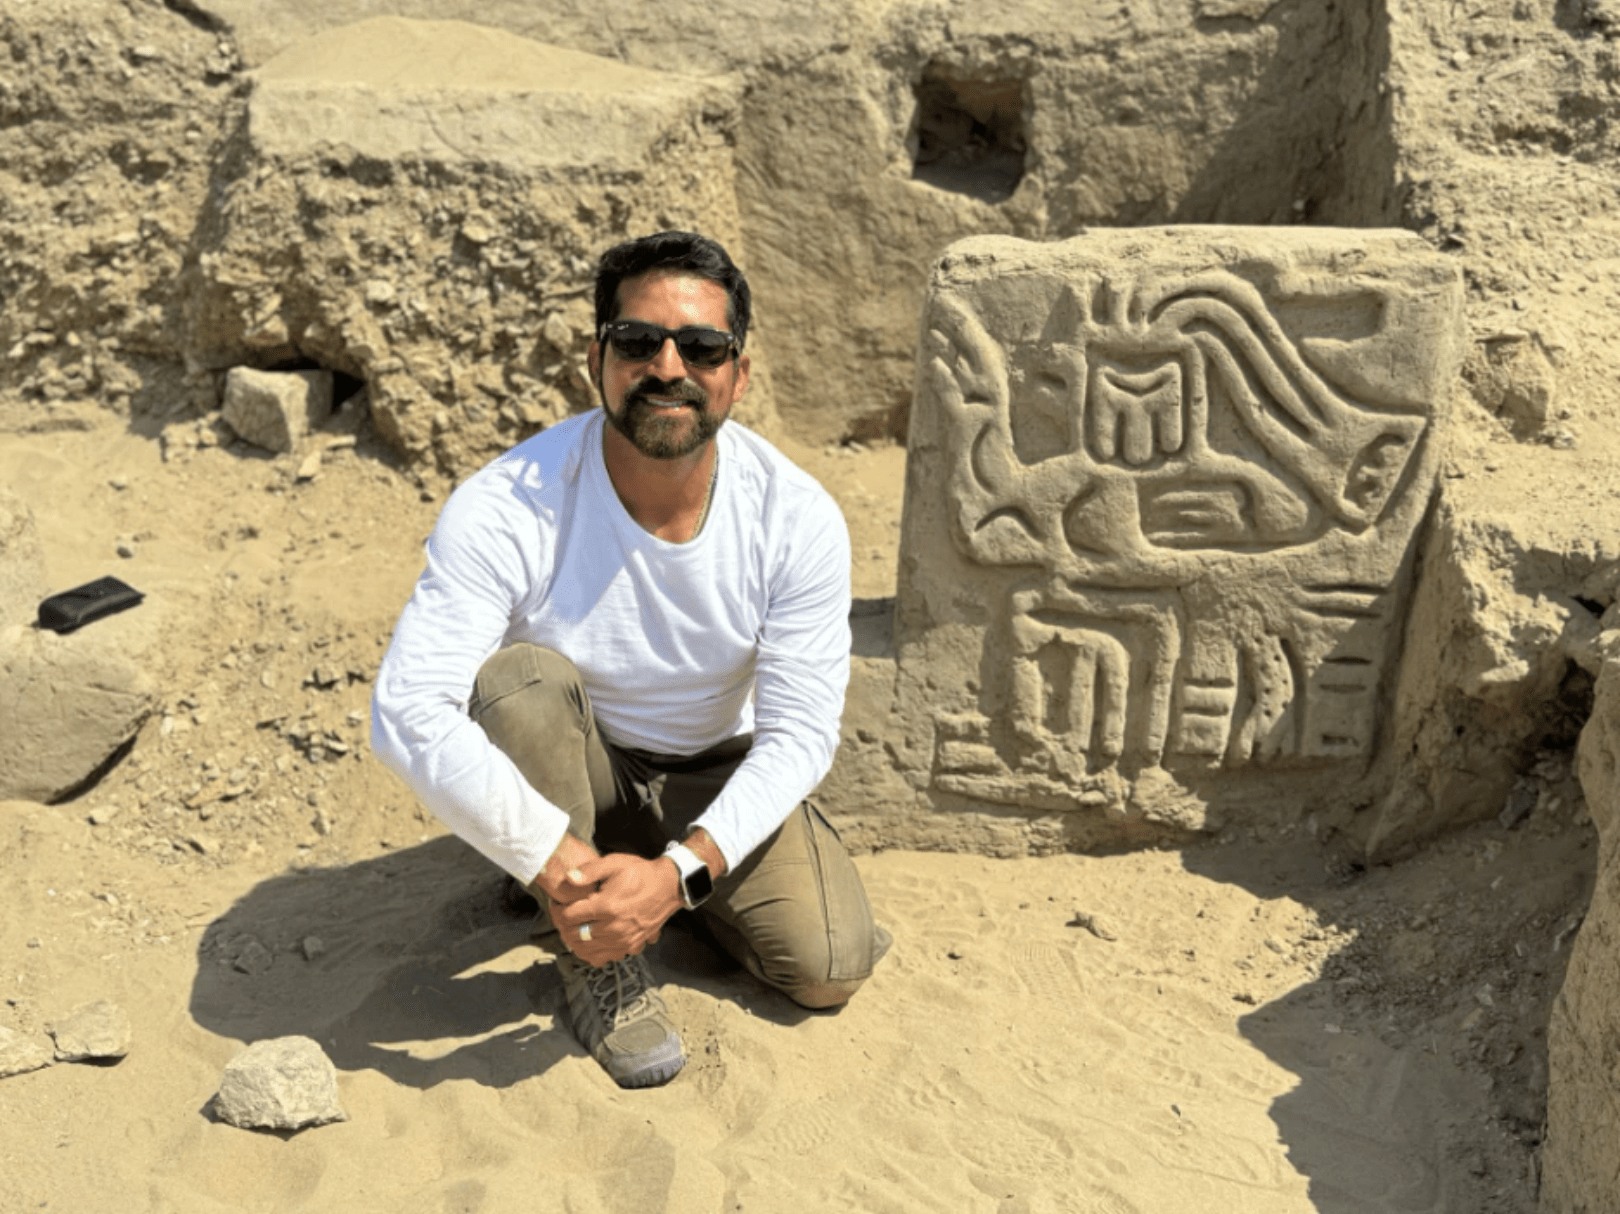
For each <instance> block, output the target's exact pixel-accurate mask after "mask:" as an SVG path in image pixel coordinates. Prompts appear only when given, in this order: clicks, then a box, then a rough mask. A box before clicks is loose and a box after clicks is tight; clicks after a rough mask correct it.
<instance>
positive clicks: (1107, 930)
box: [1065, 910, 1119, 940]
mask: <svg viewBox="0 0 1620 1214" xmlns="http://www.w3.org/2000/svg"><path fill="white" fill-rule="evenodd" d="M1065 926H1067V927H1083V928H1085V929H1086V930H1087V931H1088V932H1090V933H1091V934H1092V935H1093V936H1095V937H1097V939H1099V940H1118V939H1119V933H1118V932H1117V931H1115V930H1114V927H1113V924H1111V923H1110V922H1109V921H1108V920H1107V919H1104V918H1102V917H1101V916H1099V915H1094V914H1092V913H1091V912H1090V911H1083V910H1077V911H1075V912H1074V918H1072V919H1070V920H1069V922H1068V923H1067V924H1066V925H1065Z"/></svg>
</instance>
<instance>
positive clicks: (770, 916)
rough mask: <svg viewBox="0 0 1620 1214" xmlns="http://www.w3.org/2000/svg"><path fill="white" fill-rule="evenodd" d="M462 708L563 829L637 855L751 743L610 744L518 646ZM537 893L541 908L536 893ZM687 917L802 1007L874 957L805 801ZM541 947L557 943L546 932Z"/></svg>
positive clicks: (581, 696)
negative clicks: (655, 747) (681, 749)
mask: <svg viewBox="0 0 1620 1214" xmlns="http://www.w3.org/2000/svg"><path fill="white" fill-rule="evenodd" d="M468 712H469V715H470V716H471V717H472V719H473V720H474V721H476V722H477V723H478V724H479V725H480V726H482V727H483V730H484V732H485V733H486V734H488V735H489V737H490V740H491V741H493V742H494V743H495V745H496V746H498V747H500V748H501V750H502V751H504V752H505V753H506V754H507V756H508V757H510V758H511V760H512V761H513V763H515V764H516V765H517V769H518V770H519V771H520V772H522V773H523V777H524V778H525V779H526V780H528V781H529V783H530V784H531V785H533V787H534V788H535V789H536V790H537V791H538V792H539V793H540V794H541V795H542V796H544V797H545V798H546V799H547V800H549V801H551V802H552V804H554V805H557V806H559V807H560V808H561V809H562V810H563V811H564V812H565V813H567V814H568V819H569V822H570V823H571V829H572V831H573V833H574V834H575V835H576V836H578V837H579V838H580V839H584V840H587V841H589V842H592V843H594V844H595V846H596V847H597V849H598V850H599V851H604V852H607V851H618V852H633V853H635V854H637V855H640V856H643V857H645V858H647V859H652V858H653V857H656V856H659V855H661V854H662V853H663V851H664V847H665V846H666V845H667V844H668V843H669V842H670V841H671V840H675V839H684V838H685V837H686V834H687V831H688V830H689V829H690V827H691V825H692V823H693V822H694V821H696V819H697V817H698V815H699V814H701V813H702V812H703V811H704V810H705V809H706V808H707V807H708V805H709V802H711V801H712V800H714V798H715V796H716V795H717V794H718V793H719V792H720V789H721V788H722V787H724V785H725V783H726V781H727V780H728V779H729V778H730V776H731V773H732V772H733V771H735V770H736V769H737V767H738V765H739V764H740V763H741V762H742V761H743V758H744V757H745V756H746V755H747V753H748V748H749V746H750V745H751V744H752V737H751V736H749V735H744V736H742V737H738V738H733V739H731V740H730V741H727V742H723V743H721V744H720V745H718V746H715V747H712V748H711V749H709V750H706V751H704V752H702V753H701V754H697V755H690V756H678V757H677V756H669V755H662V756H661V755H655V754H650V753H648V752H646V751H641V750H633V749H630V748H627V747H622V746H617V745H615V744H614V743H613V742H611V741H609V740H608V739H607V738H605V737H604V736H603V735H602V731H601V730H600V729H599V728H598V727H597V724H596V718H595V716H594V714H593V713H592V710H591V704H590V699H589V697H588V696H587V695H586V693H585V688H584V686H583V684H582V683H581V680H580V676H579V671H578V670H577V669H575V667H574V664H573V663H572V662H570V661H569V660H568V659H567V658H565V657H563V656H562V655H561V654H559V653H556V652H554V651H553V650H550V649H546V648H543V647H541V646H538V645H530V644H517V645H512V646H509V647H508V648H506V649H503V650H501V651H500V652H499V653H497V654H495V656H493V657H492V658H490V659H489V661H487V662H485V663H484V665H483V668H482V669H480V670H479V672H478V678H477V680H476V681H475V682H474V684H473V693H472V698H471V701H470V703H469V705H468ZM540 900H541V905H542V907H544V905H545V898H544V895H541V896H540ZM698 913H699V914H701V915H703V917H704V918H705V919H706V920H707V921H708V924H709V926H710V927H711V928H712V929H713V931H714V934H715V935H716V937H718V939H719V940H720V942H721V944H723V945H724V946H725V947H726V949H727V950H728V951H729V952H731V954H732V955H733V956H735V957H736V958H737V960H738V961H740V962H741V963H742V964H743V966H744V967H745V968H747V969H748V971H749V972H750V973H752V974H753V975H754V976H755V977H757V978H759V979H760V980H762V981H764V982H766V983H768V984H769V985H771V986H774V987H776V988H777V989H778V990H780V991H782V992H783V993H785V994H786V995H788V996H789V997H790V998H792V999H793V1000H795V1001H796V1002H798V1003H800V1004H803V1005H804V1006H806V1007H831V1006H834V1005H836V1004H840V1003H843V1002H844V1001H845V1000H847V999H848V998H849V997H850V996H851V995H853V994H854V993H855V991H856V990H857V989H858V988H859V987H860V985H861V983H862V982H864V981H865V980H866V979H867V977H868V976H870V974H871V972H872V965H873V962H874V961H875V959H876V958H875V955H874V954H875V952H876V933H875V929H874V926H873V922H872V909H871V906H870V904H869V903H868V902H867V898H866V889H865V887H864V886H863V885H862V884H861V878H860V874H859V873H857V872H856V871H855V866H854V864H853V863H852V862H851V861H850V858H849V854H848V853H847V852H846V851H845V850H844V846H843V844H842V843H840V842H839V840H838V835H837V834H836V833H835V832H834V830H833V829H832V827H831V826H829V825H828V823H827V821H826V819H824V818H823V817H822V816H821V814H820V812H819V811H818V810H817V809H816V808H815V807H814V806H813V805H811V804H810V803H809V802H808V801H806V802H802V803H800V805H799V806H798V808H796V809H795V810H794V811H793V812H792V813H791V814H789V815H788V818H787V821H786V822H784V823H783V824H782V826H781V827H780V828H779V829H778V830H777V831H776V833H775V834H773V835H771V836H770V838H768V839H767V840H766V841H765V842H764V843H762V844H761V845H760V846H759V847H758V848H756V849H755V850H754V852H753V854H751V855H750V856H749V857H748V858H747V859H745V860H744V861H743V862H742V863H741V864H739V865H738V866H737V867H736V868H735V869H733V870H731V871H729V872H727V873H726V875H725V876H724V877H722V878H720V880H719V881H717V882H716V883H715V892H714V894H713V896H712V897H710V898H709V900H708V901H707V902H705V903H704V904H703V906H702V907H700V908H699V911H698ZM543 916H544V911H542V917H543ZM547 926H549V923H548V924H547ZM542 935H543V933H542ZM546 943H547V945H548V947H553V948H560V947H561V945H560V941H557V940H556V938H555V933H554V932H553V933H551V939H549V940H546Z"/></svg>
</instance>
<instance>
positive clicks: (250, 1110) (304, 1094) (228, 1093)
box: [214, 1037, 349, 1130]
mask: <svg viewBox="0 0 1620 1214" xmlns="http://www.w3.org/2000/svg"><path fill="white" fill-rule="evenodd" d="M214 1112H215V1113H217V1114H218V1115H219V1117H220V1118H221V1120H224V1121H227V1122H229V1123H230V1124H231V1125H234V1126H238V1127H240V1128H242V1129H245V1130H301V1129H304V1128H306V1127H308V1126H317V1125H326V1124H327V1123H329V1122H333V1121H347V1120H348V1119H349V1115H348V1113H346V1112H345V1111H344V1109H343V1105H342V1103H341V1102H340V1101H339V1099H338V1090H337V1070H336V1068H334V1067H333V1066H332V1061H331V1059H329V1058H328V1057H327V1056H326V1054H325V1053H324V1052H323V1051H322V1049H321V1047H320V1046H319V1045H317V1044H316V1043H315V1042H314V1041H312V1040H310V1039H309V1038H308V1037H276V1038H273V1039H271V1040H268V1041H259V1042H255V1043H254V1044H253V1045H250V1046H248V1048H247V1049H245V1050H243V1051H242V1052H241V1053H240V1054H238V1055H237V1056H236V1057H235V1058H232V1059H231V1060H230V1062H228V1063H227V1064H226V1066H225V1072H224V1074H223V1075H222V1076H221V1078H220V1083H219V1093H218V1094H217V1095H216V1096H215V1097H214Z"/></svg>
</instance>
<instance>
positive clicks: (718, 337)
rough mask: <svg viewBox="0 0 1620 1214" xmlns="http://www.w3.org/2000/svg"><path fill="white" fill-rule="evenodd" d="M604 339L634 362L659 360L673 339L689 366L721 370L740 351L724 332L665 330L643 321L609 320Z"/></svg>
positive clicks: (686, 328) (691, 328)
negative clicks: (667, 343) (727, 360)
mask: <svg viewBox="0 0 1620 1214" xmlns="http://www.w3.org/2000/svg"><path fill="white" fill-rule="evenodd" d="M601 336H602V337H603V338H605V339H606V340H607V341H608V342H609V343H610V344H611V345H612V346H613V352H614V353H615V354H617V355H618V356H619V357H620V358H622V359H625V360H626V361H627V362H633V363H644V362H648V361H650V360H652V359H654V358H657V357H658V351H660V350H662V349H663V348H664V342H666V341H667V340H669V339H670V338H671V337H673V338H674V339H675V352H676V353H677V354H679V355H680V356H681V361H682V362H684V363H685V364H686V365H687V366H689V367H701V368H705V369H707V368H711V367H718V366H719V365H720V364H721V363H723V362H725V361H726V359H728V358H730V357H731V355H732V353H733V352H734V351H735V350H736V349H737V339H736V338H735V337H733V336H732V335H731V334H730V333H727V332H726V331H725V330H724V329H705V328H703V327H702V326H700V325H682V326H681V327H680V328H679V329H666V328H664V327H663V326H662V325H653V324H648V323H647V322H646V321H644V320H610V321H608V322H607V324H605V325H603V326H602V332H601Z"/></svg>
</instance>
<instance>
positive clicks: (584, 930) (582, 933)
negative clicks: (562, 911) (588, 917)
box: [579, 923, 591, 944]
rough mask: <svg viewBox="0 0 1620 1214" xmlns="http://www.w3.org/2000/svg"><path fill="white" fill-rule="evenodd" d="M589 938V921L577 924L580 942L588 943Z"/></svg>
mask: <svg viewBox="0 0 1620 1214" xmlns="http://www.w3.org/2000/svg"><path fill="white" fill-rule="evenodd" d="M590 939H591V925H590V924H589V923H581V924H580V925H579V940H580V943H581V944H589V943H590Z"/></svg>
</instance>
